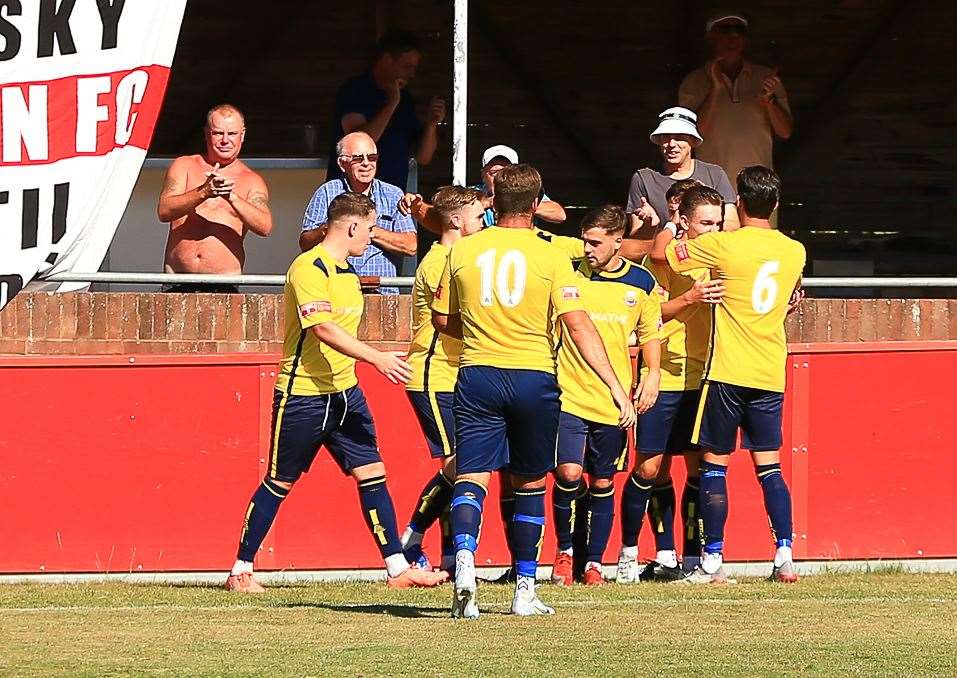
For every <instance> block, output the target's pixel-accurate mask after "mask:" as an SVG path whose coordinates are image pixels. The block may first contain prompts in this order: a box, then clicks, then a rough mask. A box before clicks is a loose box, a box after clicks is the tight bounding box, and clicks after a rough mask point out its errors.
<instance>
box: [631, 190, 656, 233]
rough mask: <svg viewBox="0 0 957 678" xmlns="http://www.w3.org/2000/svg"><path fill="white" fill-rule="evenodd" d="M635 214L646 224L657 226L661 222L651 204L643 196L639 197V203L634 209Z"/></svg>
mask: <svg viewBox="0 0 957 678" xmlns="http://www.w3.org/2000/svg"><path fill="white" fill-rule="evenodd" d="M635 215H636V216H637V217H638V218H639V219H641V220H642V221H643V222H645V223H646V224H649V223H650V224H651V225H652V226H657V225H658V224H660V223H661V219H660V218H659V217H658V213H657V212H656V211H655V208H654V207H652V206H651V203H650V202H648V200H647V199H646V198H645V197H644V196H642V197H641V204H640V205H639V206H638V209H636V210H635Z"/></svg>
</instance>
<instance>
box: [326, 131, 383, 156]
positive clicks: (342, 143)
mask: <svg viewBox="0 0 957 678" xmlns="http://www.w3.org/2000/svg"><path fill="white" fill-rule="evenodd" d="M376 152H377V149H376V145H375V141H373V139H372V137H370V136H369V135H368V134H366V133H365V132H350V133H349V134H347V135H345V136H344V137H342V138H341V139H340V140H339V143H338V144H336V155H337V156H339V157H342V156H343V155H356V154H358V153H376Z"/></svg>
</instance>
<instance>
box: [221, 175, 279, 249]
mask: <svg viewBox="0 0 957 678" xmlns="http://www.w3.org/2000/svg"><path fill="white" fill-rule="evenodd" d="M253 176H254V177H255V179H253V180H252V181H251V182H250V187H249V191H247V192H246V197H245V198H243V197H240V196H239V195H238V194H237V193H236V192H235V191H234V190H232V188H233V186H232V182H231V181H230V182H229V183H226V184H223V187H222V188H220V187H219V186H216V185H215V184H214V188H215V190H216V193H217V195H221V194H222V191H224V190H225V189H226V188H227V187H228V188H229V192H228V193H227V194H226V195H224V196H223V197H224V198H226V200H227V201H228V202H229V204H230V205H231V206H232V208H233V209H234V210H236V214H238V215H239V218H240V219H242V221H243V226H245V227H246V228H248V229H249V230H250V231H252V232H253V233H255V234H256V235H260V236H263V237H266V236H267V235H269V234H270V233H272V212H271V211H270V210H269V189H268V188H267V187H266V182H265V181H264V180H263V178H262V177H260V176H259V175H258V174H254V175H253Z"/></svg>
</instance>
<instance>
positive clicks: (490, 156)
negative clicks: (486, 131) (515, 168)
mask: <svg viewBox="0 0 957 678" xmlns="http://www.w3.org/2000/svg"><path fill="white" fill-rule="evenodd" d="M495 158H505V159H506V160H508V161H509V162H510V163H512V164H513V165H516V164H518V151H516V150H515V149H514V148H512V147H511V146H506V145H505V144H497V145H495V146H489V147H488V148H486V149H485V152H484V153H483V154H482V167H485V166H486V165H488V164H489V163H490V162H492V161H493V160H495Z"/></svg>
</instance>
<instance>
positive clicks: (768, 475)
mask: <svg viewBox="0 0 957 678" xmlns="http://www.w3.org/2000/svg"><path fill="white" fill-rule="evenodd" d="M754 470H755V472H756V473H757V474H758V480H759V481H760V483H761V490H762V491H763V492H764V508H765V509H766V510H767V512H768V519H769V520H770V521H771V531H772V532H773V533H774V535H773V536H774V543H775V545H776V546H790V545H791V539H792V537H793V536H794V535H793V534H792V533H793V532H794V525H793V523H792V518H791V493H790V492H789V491H788V486H787V484H786V483H785V482H784V476H782V475H781V464H764V465H763V466H756V467H755V469H754Z"/></svg>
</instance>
